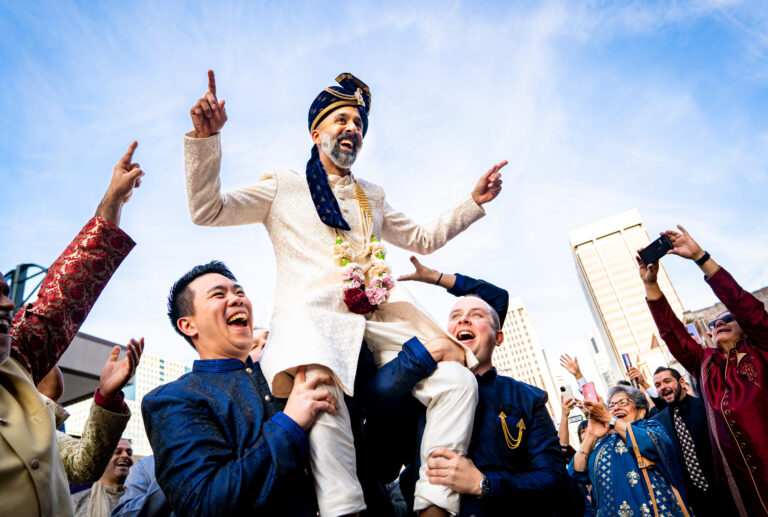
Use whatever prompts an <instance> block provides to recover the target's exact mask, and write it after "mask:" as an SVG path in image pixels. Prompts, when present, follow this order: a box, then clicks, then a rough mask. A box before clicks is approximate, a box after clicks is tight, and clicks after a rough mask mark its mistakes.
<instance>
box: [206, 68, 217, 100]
mask: <svg viewBox="0 0 768 517" xmlns="http://www.w3.org/2000/svg"><path fill="white" fill-rule="evenodd" d="M208 91H209V92H211V93H212V94H213V96H214V97H215V96H216V76H215V75H213V70H208Z"/></svg>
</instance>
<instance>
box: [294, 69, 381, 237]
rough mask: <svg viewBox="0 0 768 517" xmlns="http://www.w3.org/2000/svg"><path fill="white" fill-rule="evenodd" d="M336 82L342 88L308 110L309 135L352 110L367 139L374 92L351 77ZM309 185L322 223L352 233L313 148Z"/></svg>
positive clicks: (317, 99)
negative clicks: (338, 112)
mask: <svg viewBox="0 0 768 517" xmlns="http://www.w3.org/2000/svg"><path fill="white" fill-rule="evenodd" d="M336 82H337V83H339V86H329V87H328V88H325V89H324V90H323V91H321V92H320V93H319V94H317V97H315V100H314V101H313V102H312V105H311V106H310V107H309V116H308V117H307V125H308V127H309V131H310V132H312V131H314V130H315V129H317V126H318V124H320V122H322V121H323V119H324V118H325V117H327V116H328V115H329V114H330V113H331V112H333V111H334V110H336V109H338V108H341V107H344V106H352V107H354V108H357V111H359V112H360V118H362V119H363V136H365V133H366V132H367V131H368V113H369V112H370V111H371V91H370V90H369V89H368V86H367V85H366V84H365V83H364V82H363V81H361V80H360V79H358V78H357V77H355V76H354V75H352V74H341V75H339V76H338V77H337V78H336ZM307 184H308V185H309V193H310V194H311V195H312V201H313V202H314V204H315V210H317V215H318V217H320V220H321V221H322V222H323V223H324V224H327V225H328V226H330V227H332V228H337V229H339V230H345V231H349V229H350V227H349V223H347V221H346V220H344V217H343V216H342V215H341V210H340V209H339V203H338V201H336V196H334V195H333V190H332V189H331V186H330V184H329V183H328V175H327V173H326V171H325V167H323V163H322V162H321V161H320V154H319V153H318V151H317V146H312V156H311V157H310V158H309V161H308V162H307Z"/></svg>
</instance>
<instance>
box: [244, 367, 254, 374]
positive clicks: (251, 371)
mask: <svg viewBox="0 0 768 517" xmlns="http://www.w3.org/2000/svg"><path fill="white" fill-rule="evenodd" d="M245 373H253V370H252V369H250V368H246V369H245Z"/></svg>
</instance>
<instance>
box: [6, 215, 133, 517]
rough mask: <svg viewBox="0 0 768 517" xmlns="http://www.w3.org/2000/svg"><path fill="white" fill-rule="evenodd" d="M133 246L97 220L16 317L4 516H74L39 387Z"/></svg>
mask: <svg viewBox="0 0 768 517" xmlns="http://www.w3.org/2000/svg"><path fill="white" fill-rule="evenodd" d="M133 245H134V243H133V241H132V240H131V239H130V237H128V236H127V235H126V234H125V233H123V231H122V230H120V229H119V228H118V227H117V226H115V225H114V224H112V223H110V222H109V221H106V220H103V219H101V218H98V217H94V218H93V219H91V220H90V221H89V222H88V223H87V224H86V225H85V227H84V228H83V229H82V230H81V231H80V233H79V234H78V235H77V237H75V239H74V240H73V241H72V243H71V244H70V245H69V247H67V249H66V250H65V251H64V253H62V254H61V255H60V256H59V258H58V259H56V262H54V263H53V265H51V267H50V268H49V269H48V274H47V275H46V277H45V280H44V281H43V284H42V286H41V287H40V292H39V294H38V298H37V300H36V301H35V302H34V303H31V304H27V305H26V306H24V307H21V308H20V309H19V311H18V312H17V313H16V316H15V317H14V320H13V325H12V326H11V329H10V335H11V357H10V358H9V359H8V360H7V361H6V362H5V363H3V364H2V366H0V436H1V437H2V439H0V487H2V491H3V496H2V497H1V498H0V515H10V516H13V517H26V516H35V517H37V516H46V517H47V516H49V515H56V516H57V517H58V516H66V515H72V504H71V503H70V497H69V487H68V486H67V477H66V474H65V472H64V465H63V464H62V461H61V456H60V455H59V450H58V448H57V444H56V429H55V428H54V414H53V413H54V412H53V408H52V407H51V406H46V405H45V403H44V402H43V399H42V398H41V397H40V394H39V393H38V391H37V389H36V388H35V386H36V385H37V383H38V382H40V380H41V379H42V378H43V377H44V376H45V375H46V374H47V373H48V372H49V371H50V370H51V368H53V366H54V365H55V364H56V362H57V361H58V360H59V357H61V354H63V353H64V351H65V350H66V348H67V346H68V345H69V343H70V342H71V340H72V338H73V337H74V335H75V333H76V332H77V329H78V328H79V327H80V325H81V324H82V322H83V320H85V317H86V316H87V315H88V312H89V311H90V309H91V307H92V306H93V304H94V303H95V302H96V299H97V298H98V296H99V294H100V293H101V290H102V289H103V288H104V286H105V285H106V283H107V281H108V280H109V278H110V277H111V276H112V273H113V272H114V271H115V270H116V269H117V266H118V265H120V262H121V261H122V260H123V258H125V256H126V255H127V254H128V252H129V251H130V250H131V248H132V247H133Z"/></svg>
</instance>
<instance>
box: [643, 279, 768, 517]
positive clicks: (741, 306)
mask: <svg viewBox="0 0 768 517" xmlns="http://www.w3.org/2000/svg"><path fill="white" fill-rule="evenodd" d="M707 282H708V283H709V285H710V287H712V290H713V291H714V292H715V295H717V297H718V298H719V299H720V301H721V302H723V303H724V304H725V306H726V307H727V308H728V310H729V311H730V312H731V314H732V315H733V317H734V318H736V321H738V322H739V325H740V326H741V328H742V330H743V331H744V332H745V333H746V335H747V338H746V339H744V340H742V341H740V342H739V343H737V344H736V346H735V347H734V348H732V349H731V350H729V351H728V353H727V354H725V353H723V352H721V351H720V350H718V349H715V348H703V347H702V346H701V345H699V344H698V343H696V342H695V341H694V340H693V338H691V337H690V335H689V334H688V331H687V329H686V328H685V326H684V325H683V324H682V323H681V322H680V320H678V319H677V316H675V314H674V312H672V309H670V307H669V303H668V302H667V299H666V298H664V297H663V296H662V297H661V298H660V299H658V300H649V301H648V307H649V308H650V309H651V314H652V315H653V319H654V320H655V321H656V326H657V327H658V328H659V333H660V334H661V337H662V339H664V342H665V343H666V344H667V346H668V347H669V350H670V352H672V355H673V356H675V358H676V359H677V360H678V361H680V364H682V365H683V366H684V367H685V369H686V370H688V371H689V372H691V373H692V374H693V375H695V376H696V378H697V379H698V381H699V387H700V390H701V394H702V400H703V401H704V403H705V406H706V408H707V417H708V420H709V433H710V437H711V438H712V456H713V458H714V460H715V476H716V478H717V480H718V482H719V483H722V484H727V485H729V486H730V489H731V493H732V494H733V498H734V502H735V503H736V507H737V509H738V510H739V512H740V514H741V515H745V516H746V515H748V516H750V517H755V516H758V515H768V509H767V508H768V447H766V444H765V438H766V436H768V416H767V415H768V391H766V390H767V389H768V313H766V312H765V307H764V306H763V304H762V302H760V301H759V300H758V299H757V298H755V297H754V296H752V295H751V294H750V293H748V292H747V291H745V290H744V289H742V287H741V286H739V284H737V283H736V280H734V279H733V277H732V276H731V275H730V274H729V273H728V272H727V271H726V270H725V269H723V268H720V269H718V270H717V271H716V272H715V273H714V274H713V275H712V276H711V277H710V278H708V279H707Z"/></svg>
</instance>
